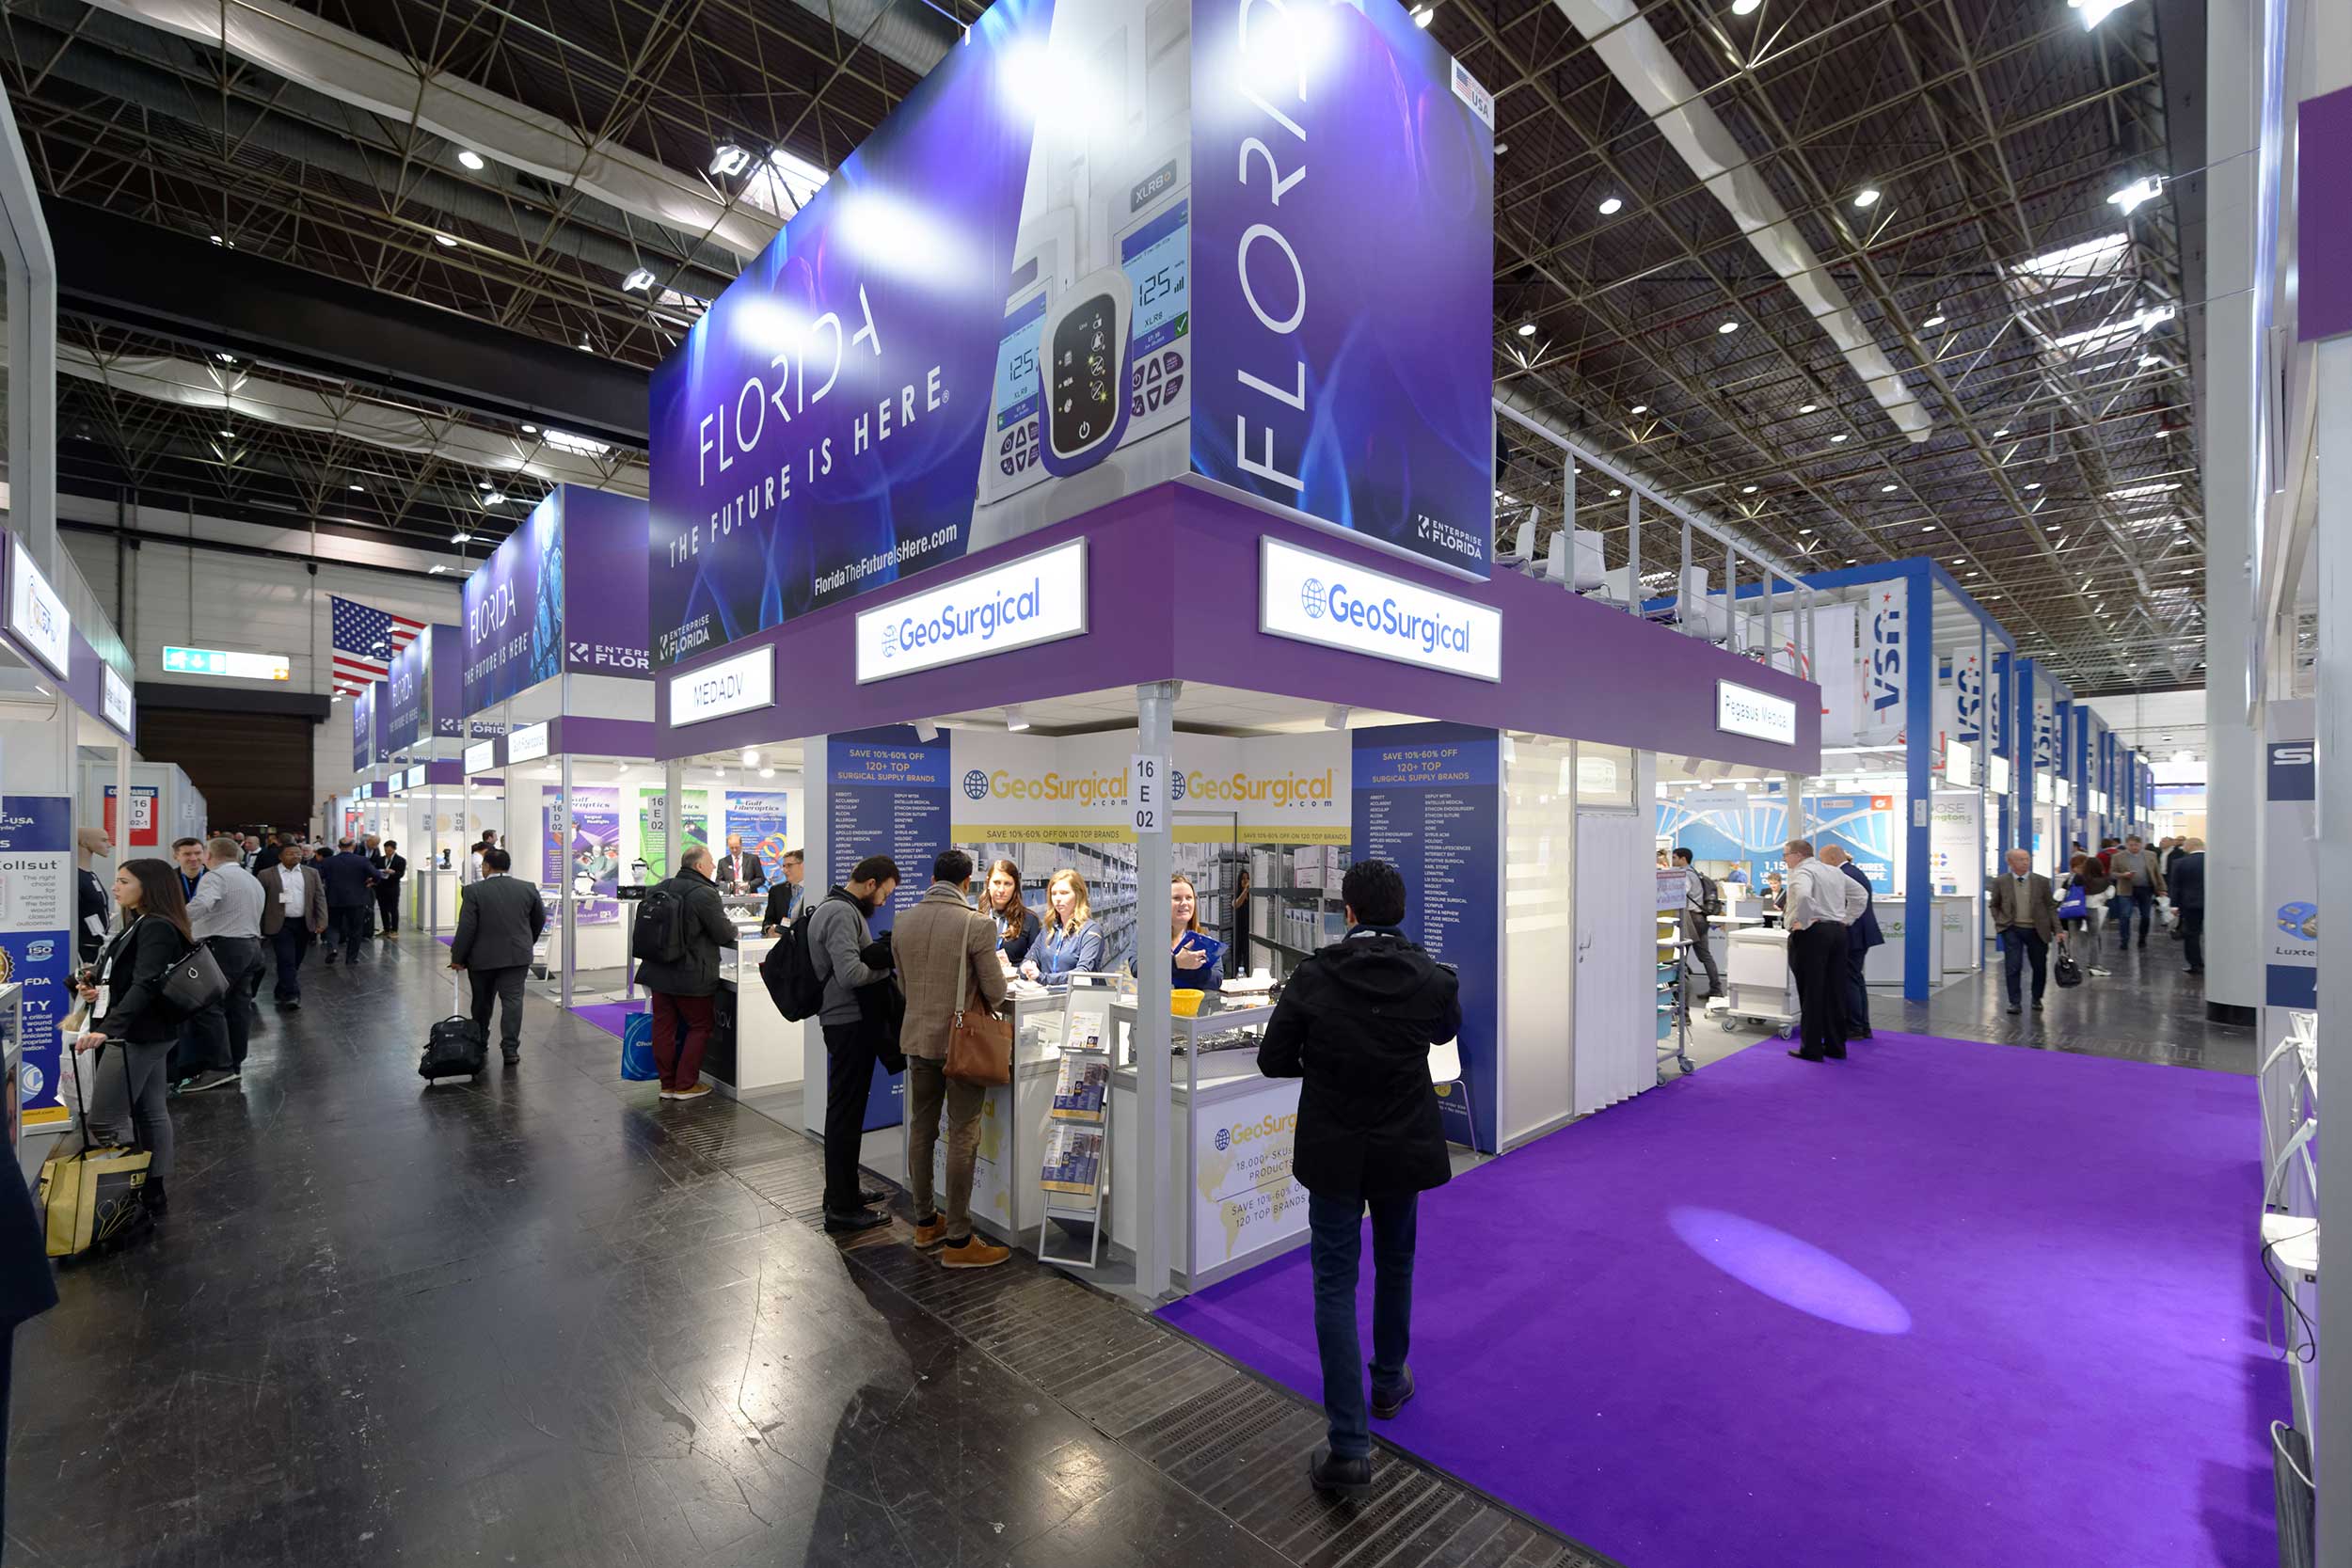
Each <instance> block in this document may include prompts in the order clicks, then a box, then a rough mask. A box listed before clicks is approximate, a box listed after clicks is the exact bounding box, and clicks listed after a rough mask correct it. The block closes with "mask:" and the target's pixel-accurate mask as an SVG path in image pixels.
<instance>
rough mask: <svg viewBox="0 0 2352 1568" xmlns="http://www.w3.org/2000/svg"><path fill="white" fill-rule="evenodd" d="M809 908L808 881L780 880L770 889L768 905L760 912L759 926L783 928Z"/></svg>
mask: <svg viewBox="0 0 2352 1568" xmlns="http://www.w3.org/2000/svg"><path fill="white" fill-rule="evenodd" d="M807 908H808V886H807V884H806V883H793V882H785V881H779V882H777V883H775V884H774V885H772V886H771V887H770V888H769V889H768V907H767V909H765V910H764V911H761V912H760V916H759V928H760V929H761V930H763V931H765V930H769V929H771V928H772V929H775V930H782V929H783V928H784V927H787V926H789V925H791V924H792V922H794V921H795V920H798V919H800V918H801V911H803V910H805V909H807Z"/></svg>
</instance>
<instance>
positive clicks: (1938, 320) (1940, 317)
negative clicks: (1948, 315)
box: [1919, 310, 1944, 326]
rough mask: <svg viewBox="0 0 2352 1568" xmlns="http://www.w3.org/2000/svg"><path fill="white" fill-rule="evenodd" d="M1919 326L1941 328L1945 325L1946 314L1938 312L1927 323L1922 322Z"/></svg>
mask: <svg viewBox="0 0 2352 1568" xmlns="http://www.w3.org/2000/svg"><path fill="white" fill-rule="evenodd" d="M1919 325H1921V326H1941V325H1944V312H1943V311H1941V310H1938V311H1937V312H1936V313H1935V314H1934V315H1932V316H1930V317H1929V318H1928V319H1927V320H1926V321H1923V322H1921V323H1920V324H1919Z"/></svg>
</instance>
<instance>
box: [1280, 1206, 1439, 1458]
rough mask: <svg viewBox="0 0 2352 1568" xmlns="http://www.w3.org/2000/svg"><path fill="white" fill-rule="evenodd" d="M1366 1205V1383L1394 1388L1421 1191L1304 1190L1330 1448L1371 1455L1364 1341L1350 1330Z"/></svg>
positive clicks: (1407, 1333) (1409, 1304)
mask: <svg viewBox="0 0 2352 1568" xmlns="http://www.w3.org/2000/svg"><path fill="white" fill-rule="evenodd" d="M1367 1206H1369V1207H1370V1208H1371V1210H1372V1279H1373V1284H1372V1386H1373V1388H1374V1390H1375V1392H1379V1393H1393V1392H1394V1391H1395V1390H1396V1389H1397V1388H1398V1387H1399V1386H1401V1385H1402V1384H1403V1383H1404V1382H1405V1353H1406V1349H1407V1348H1408V1347H1409V1345H1410V1343H1411V1340H1412V1337H1413V1236H1414V1232H1415V1230H1416V1229H1417V1227H1418V1226H1419V1222H1420V1217H1421V1195H1420V1194H1419V1193H1407V1194H1406V1195H1405V1196H1403V1197H1375V1198H1369V1199H1348V1198H1341V1197H1325V1196H1322V1195H1321V1194H1319V1193H1310V1194H1308V1195H1307V1229H1308V1233H1309V1236H1310V1238H1311V1240H1310V1243H1309V1250H1310V1253H1311V1259H1312V1261H1313V1264H1314V1275H1315V1347H1316V1348H1317V1349H1318V1350H1319V1351H1321V1352H1322V1354H1323V1413H1324V1415H1325V1416H1326V1417H1327V1418H1328V1419H1329V1421H1330V1423H1331V1453H1332V1455H1333V1457H1335V1458H1339V1459H1368V1458H1370V1457H1371V1456H1372V1425H1371V1419H1370V1417H1371V1412H1370V1409H1369V1407H1368V1406H1367V1405H1366V1403H1365V1401H1364V1374H1363V1370H1362V1369H1363V1341H1362V1339H1361V1338H1360V1337H1359V1335H1358V1334H1357V1332H1356V1276H1357V1275H1358V1274H1359V1271H1360V1268H1361V1263H1362V1259H1363V1239H1364V1233H1363V1217H1364V1210H1365V1208H1366V1207H1367Z"/></svg>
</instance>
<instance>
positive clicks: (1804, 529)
mask: <svg viewBox="0 0 2352 1568" xmlns="http://www.w3.org/2000/svg"><path fill="white" fill-rule="evenodd" d="M1797 531H1798V532H1799V533H1811V532H1812V530H1811V529H1809V528H1801V529H1799V530H1797Z"/></svg>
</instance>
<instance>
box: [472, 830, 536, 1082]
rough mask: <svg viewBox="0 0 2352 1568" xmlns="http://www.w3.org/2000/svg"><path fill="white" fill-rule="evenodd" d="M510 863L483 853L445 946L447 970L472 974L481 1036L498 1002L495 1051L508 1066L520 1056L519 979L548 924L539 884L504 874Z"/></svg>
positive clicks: (496, 852) (503, 855) (495, 852)
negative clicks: (478, 872)
mask: <svg viewBox="0 0 2352 1568" xmlns="http://www.w3.org/2000/svg"><path fill="white" fill-rule="evenodd" d="M514 863H515V860H514V857H513V856H511V855H509V854H508V853H507V852H506V851H505V850H503V849H485V850H484V851H483V852H482V871H483V876H482V880H480V881H478V882H476V883H474V884H473V885H472V886H471V887H469V888H468V889H467V890H466V896H465V901H464V902H463V903H462V904H460V905H459V906H458V911H457V935H456V936H455V937H454V938H453V939H452V940H451V942H450V947H449V966H450V968H452V969H454V970H459V971H466V972H470V973H471V974H472V975H473V1021H474V1022H475V1024H476V1025H477V1026H479V1027H480V1028H481V1030H482V1034H483V1037H484V1038H485V1039H486V1038H488V1037H489V1034H490V1007H491V1004H492V1003H497V1004H498V1005H499V1054H500V1055H501V1056H503V1057H505V1058H506V1062H507V1065H508V1066H509V1067H512V1066H513V1065H514V1064H515V1063H516V1062H518V1061H520V1060H521V1059H522V1054H523V980H524V978H525V976H527V975H528V974H530V973H531V950H532V947H533V946H534V945H536V944H537V942H538V941H539V933H540V932H542V931H544V930H546V929H547V928H548V907H547V905H546V904H545V903H543V902H542V901H541V900H540V897H539V890H538V888H537V887H536V886H534V885H533V884H532V883H530V882H526V881H522V880H520V879H516V878H515V877H511V876H509V875H507V873H508V871H509V870H511V869H512V868H513V866H514Z"/></svg>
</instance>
